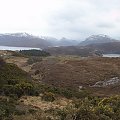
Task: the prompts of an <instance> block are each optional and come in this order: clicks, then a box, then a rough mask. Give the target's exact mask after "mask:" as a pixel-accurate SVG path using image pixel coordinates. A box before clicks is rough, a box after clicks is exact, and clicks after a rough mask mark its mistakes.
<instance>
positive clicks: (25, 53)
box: [19, 49, 50, 57]
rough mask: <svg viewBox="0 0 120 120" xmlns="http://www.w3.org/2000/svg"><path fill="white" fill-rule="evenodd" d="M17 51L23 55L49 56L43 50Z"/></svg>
mask: <svg viewBox="0 0 120 120" xmlns="http://www.w3.org/2000/svg"><path fill="white" fill-rule="evenodd" d="M19 53H21V54H23V55H25V56H42V57H46V56H50V53H49V52H46V51H43V50H35V49H33V50H20V51H19Z"/></svg>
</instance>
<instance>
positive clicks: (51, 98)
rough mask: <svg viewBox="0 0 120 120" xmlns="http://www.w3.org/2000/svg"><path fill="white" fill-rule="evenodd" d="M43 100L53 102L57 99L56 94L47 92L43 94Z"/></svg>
mask: <svg viewBox="0 0 120 120" xmlns="http://www.w3.org/2000/svg"><path fill="white" fill-rule="evenodd" d="M42 100H45V101H49V102H53V101H54V100H55V95H54V94H53V93H51V92H45V93H44V94H43V96H42Z"/></svg>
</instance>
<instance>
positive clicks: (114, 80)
mask: <svg viewBox="0 0 120 120" xmlns="http://www.w3.org/2000/svg"><path fill="white" fill-rule="evenodd" d="M116 84H120V79H119V78H118V77H113V78H111V79H109V80H107V81H98V82H96V83H95V84H94V85H92V86H90V87H107V86H111V85H116Z"/></svg>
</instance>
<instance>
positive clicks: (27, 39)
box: [0, 33, 52, 48]
mask: <svg viewBox="0 0 120 120" xmlns="http://www.w3.org/2000/svg"><path fill="white" fill-rule="evenodd" d="M0 45H1V46H2V45H3V46H14V47H34V48H35V47H37V48H45V47H48V46H52V45H51V43H50V42H48V41H46V40H44V39H42V38H39V37H36V36H33V35H30V34H27V33H14V34H0Z"/></svg>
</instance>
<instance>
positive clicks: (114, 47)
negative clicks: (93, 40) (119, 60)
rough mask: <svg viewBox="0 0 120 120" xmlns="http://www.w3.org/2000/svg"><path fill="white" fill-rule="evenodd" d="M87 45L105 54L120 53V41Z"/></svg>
mask: <svg viewBox="0 0 120 120" xmlns="http://www.w3.org/2000/svg"><path fill="white" fill-rule="evenodd" d="M86 47H88V48H92V49H95V50H98V51H101V53H103V54H120V42H109V43H101V44H91V45H87V46H86Z"/></svg>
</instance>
